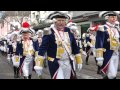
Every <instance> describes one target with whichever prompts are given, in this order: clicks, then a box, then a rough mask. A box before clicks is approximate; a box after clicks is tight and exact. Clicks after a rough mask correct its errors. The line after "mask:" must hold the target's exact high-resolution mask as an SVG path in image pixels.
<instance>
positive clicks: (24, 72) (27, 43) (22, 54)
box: [16, 22, 38, 79]
mask: <svg viewBox="0 0 120 90" xmlns="http://www.w3.org/2000/svg"><path fill="white" fill-rule="evenodd" d="M22 27H23V28H22V30H21V31H20V34H22V40H21V41H19V42H18V43H17V47H16V60H17V61H18V60H20V66H19V67H20V76H24V79H31V76H32V71H33V66H34V57H35V55H37V53H38V43H36V41H33V40H32V39H31V34H32V33H33V32H32V30H31V29H30V25H29V24H28V23H26V22H25V23H23V26H22Z"/></svg>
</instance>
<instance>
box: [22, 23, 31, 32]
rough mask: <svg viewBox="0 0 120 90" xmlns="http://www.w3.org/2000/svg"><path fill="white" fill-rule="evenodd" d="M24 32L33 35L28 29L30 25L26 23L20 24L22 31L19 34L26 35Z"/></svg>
mask: <svg viewBox="0 0 120 90" xmlns="http://www.w3.org/2000/svg"><path fill="white" fill-rule="evenodd" d="M26 32H29V33H33V32H32V30H31V29H30V24H29V23H28V22H24V23H23V24H22V30H21V32H20V34H22V33H26Z"/></svg>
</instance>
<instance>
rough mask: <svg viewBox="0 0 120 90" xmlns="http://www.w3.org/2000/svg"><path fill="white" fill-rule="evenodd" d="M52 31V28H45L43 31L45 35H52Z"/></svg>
mask: <svg viewBox="0 0 120 90" xmlns="http://www.w3.org/2000/svg"><path fill="white" fill-rule="evenodd" d="M51 33H52V32H51V29H50V28H45V29H44V31H43V34H44V35H50V34H51Z"/></svg>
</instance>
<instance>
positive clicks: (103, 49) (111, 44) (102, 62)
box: [96, 11, 120, 79]
mask: <svg viewBox="0 0 120 90" xmlns="http://www.w3.org/2000/svg"><path fill="white" fill-rule="evenodd" d="M114 12H116V13H119V12H117V11H102V12H100V14H99V16H100V17H104V18H105V19H107V22H106V24H105V25H101V26H99V28H98V31H97V36H96V49H97V50H96V60H97V61H98V62H97V64H98V65H99V66H101V72H102V73H103V76H104V78H103V79H116V75H117V69H118V61H119V53H118V49H119V45H120V44H119V42H120V34H119V31H118V29H117V28H116V26H115V22H116V21H117V16H116V14H115V13H114Z"/></svg>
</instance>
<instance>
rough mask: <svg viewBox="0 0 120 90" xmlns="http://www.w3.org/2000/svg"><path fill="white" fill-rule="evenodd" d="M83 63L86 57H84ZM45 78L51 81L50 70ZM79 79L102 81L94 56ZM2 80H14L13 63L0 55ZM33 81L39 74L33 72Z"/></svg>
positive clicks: (119, 74) (45, 74)
mask: <svg viewBox="0 0 120 90" xmlns="http://www.w3.org/2000/svg"><path fill="white" fill-rule="evenodd" d="M83 59H84V60H83V61H85V57H84V56H83ZM42 76H43V78H44V79H50V74H49V70H48V68H44V70H43V75H42ZM77 77H78V79H102V77H101V75H99V74H97V67H96V65H95V61H94V59H93V56H90V59H89V65H85V63H83V69H82V70H81V71H80V72H77ZM0 79H14V73H13V68H12V63H11V62H9V61H7V59H6V56H4V55H1V54H0ZM32 79H38V77H37V74H36V73H35V72H33V75H32ZM117 79H120V71H119V72H118V75H117Z"/></svg>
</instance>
